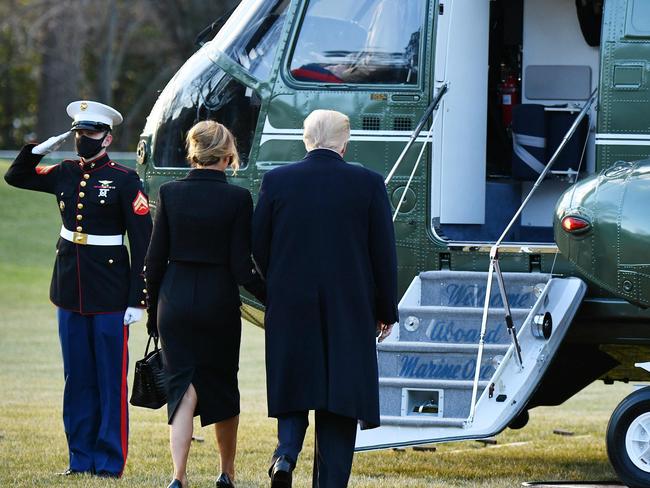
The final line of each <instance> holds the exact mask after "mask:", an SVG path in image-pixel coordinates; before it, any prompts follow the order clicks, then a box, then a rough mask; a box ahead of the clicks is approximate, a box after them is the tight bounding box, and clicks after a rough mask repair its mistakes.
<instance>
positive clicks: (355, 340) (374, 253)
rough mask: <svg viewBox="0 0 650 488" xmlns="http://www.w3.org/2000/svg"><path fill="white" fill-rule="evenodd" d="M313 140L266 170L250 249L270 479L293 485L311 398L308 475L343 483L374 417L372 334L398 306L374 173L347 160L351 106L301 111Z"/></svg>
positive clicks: (386, 214) (336, 486) (391, 240)
mask: <svg viewBox="0 0 650 488" xmlns="http://www.w3.org/2000/svg"><path fill="white" fill-rule="evenodd" d="M304 129H305V130H304V136H303V138H304V141H305V146H306V148H307V150H308V151H309V152H308V154H307V155H306V157H305V158H304V159H303V160H302V161H300V162H297V163H295V164H291V165H288V166H284V167H281V168H277V169H274V170H272V171H270V172H269V173H267V174H266V175H265V176H264V179H263V181H262V186H261V189H260V196H259V202H258V204H257V208H256V210H255V214H254V218H253V254H254V257H255V259H256V262H257V264H258V266H259V267H260V271H261V272H262V273H263V275H264V276H265V278H266V282H267V303H266V317H265V328H266V373H267V389H268V409H269V416H271V417H276V418H277V419H278V446H277V449H276V451H275V453H274V456H273V462H272V465H271V469H270V470H269V474H270V476H271V479H272V481H271V486H272V487H273V488H281V487H286V486H291V472H292V471H293V469H294V468H295V464H296V461H297V460H298V455H299V453H300V451H301V449H302V443H303V439H304V436H305V431H306V429H307V425H308V413H309V411H310V410H315V417H316V453H315V459H316V462H315V463H314V474H313V480H314V481H313V483H314V484H313V486H314V487H319V488H330V487H331V488H341V487H345V486H347V483H348V479H349V476H350V469H351V466H352V457H353V452H354V443H355V439H356V433H357V422H360V424H361V427H362V428H372V427H376V426H378V425H379V393H378V376H377V355H376V341H375V339H376V336H377V334H379V336H380V340H383V338H385V337H387V336H388V335H389V334H390V332H391V328H392V324H394V323H395V322H397V321H398V316H397V264H396V263H397V258H396V252H395V236H394V229H393V224H392V220H391V210H390V204H389V202H388V197H387V194H386V187H385V185H384V181H383V179H382V177H381V176H380V175H379V174H377V173H374V172H372V171H370V170H367V169H365V168H363V167H361V166H356V165H351V164H348V163H346V162H345V160H344V159H343V154H344V153H345V150H346V147H347V143H348V140H349V137H350V123H349V120H348V118H347V117H346V116H345V115H343V114H341V113H339V112H334V111H329V110H316V111H315V112H312V113H311V114H310V115H309V117H307V119H306V120H305V123H304Z"/></svg>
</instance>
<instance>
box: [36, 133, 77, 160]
mask: <svg viewBox="0 0 650 488" xmlns="http://www.w3.org/2000/svg"><path fill="white" fill-rule="evenodd" d="M70 134H72V131H71V130H69V131H68V132H64V133H63V134H59V135H58V136H54V137H50V138H49V139H48V140H47V141H45V142H41V143H40V144H39V145H38V146H34V147H33V148H32V154H40V155H41V156H43V155H45V154H49V153H51V152H52V151H56V150H57V149H58V148H59V147H61V144H63V143H64V142H65V140H66V139H67V138H68V137H70Z"/></svg>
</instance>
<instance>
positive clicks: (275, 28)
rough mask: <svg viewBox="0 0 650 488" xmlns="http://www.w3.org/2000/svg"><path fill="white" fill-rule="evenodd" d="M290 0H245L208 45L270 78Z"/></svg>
mask: <svg viewBox="0 0 650 488" xmlns="http://www.w3.org/2000/svg"><path fill="white" fill-rule="evenodd" d="M289 3H290V1H289V0H275V1H271V2H269V1H268V0H244V1H243V2H242V3H241V5H240V6H239V7H238V8H237V10H236V11H235V12H234V13H233V15H232V17H231V18H230V19H229V20H228V22H227V23H226V25H224V27H223V28H222V29H221V30H220V31H219V33H218V34H217V36H216V37H215V38H214V40H213V41H212V42H211V43H210V44H209V45H208V47H207V49H208V55H209V56H210V57H213V58H214V55H215V54H216V51H220V52H223V53H224V54H226V55H227V56H228V57H230V58H231V59H232V60H233V61H235V62H237V63H239V64H240V65H241V66H242V67H243V68H244V69H246V70H247V71H248V72H249V73H250V74H251V75H253V76H254V77H255V78H257V79H258V80H260V81H266V80H267V78H268V76H269V74H270V72H271V67H272V65H273V60H274V58H275V52H276V47H277V45H278V40H279V38H280V33H281V31H282V26H283V25H284V19H285V16H286V12H287V7H288V6H289Z"/></svg>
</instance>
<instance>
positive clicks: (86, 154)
mask: <svg viewBox="0 0 650 488" xmlns="http://www.w3.org/2000/svg"><path fill="white" fill-rule="evenodd" d="M107 135H108V133H106V134H104V137H102V138H101V139H93V138H92V137H88V136H80V137H78V138H76V139H75V146H76V148H77V154H78V155H79V156H81V157H82V158H84V159H90V158H92V157H93V156H94V155H95V154H97V153H98V152H99V151H101V150H102V143H103V142H104V139H106V136H107Z"/></svg>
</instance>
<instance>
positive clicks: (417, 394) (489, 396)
mask: <svg viewBox="0 0 650 488" xmlns="http://www.w3.org/2000/svg"><path fill="white" fill-rule="evenodd" d="M487 278H488V274H487V273H480V272H465V271H428V272H423V273H420V275H419V276H417V277H416V278H415V279H414V280H413V282H412V283H411V285H410V286H409V288H408V290H407V291H406V293H405V295H404V297H403V298H402V300H401V301H400V304H399V315H400V323H399V327H397V326H396V327H395V328H394V330H393V333H392V334H391V336H390V337H389V338H388V339H386V340H385V341H384V342H383V343H381V344H379V345H378V346H377V350H378V361H379V395H380V409H381V427H380V428H378V429H373V430H366V431H360V432H359V433H358V436H357V449H358V450H364V449H376V448H385V447H395V446H405V445H414V444H424V443H430V442H436V441H442V440H461V439H470V438H483V437H488V436H491V435H494V434H497V433H498V432H500V431H501V430H503V429H504V428H505V427H506V426H507V425H508V424H509V423H510V422H511V421H512V420H513V419H514V418H515V417H516V416H517V415H518V414H519V413H520V412H521V411H522V410H523V409H524V407H525V405H526V403H527V401H528V399H529V398H530V396H531V395H532V393H533V392H534V391H535V389H536V386H537V385H538V383H539V382H540V381H541V379H542V376H543V374H544V372H545V371H546V368H547V367H548V365H549V363H550V361H551V359H552V358H553V355H554V354H555V352H556V351H557V349H558V347H559V345H560V343H561V342H562V339H563V338H564V335H565V333H566V331H567V329H568V326H569V324H570V323H571V320H572V319H573V316H574V315H575V313H576V311H577V309H578V307H579V305H580V303H581V301H582V298H583V296H584V293H585V291H586V285H585V284H584V283H583V282H582V281H581V280H580V279H578V278H551V276H550V275H547V274H540V273H503V278H504V283H505V289H506V293H507V297H508V304H509V309H510V313H511V317H512V320H513V323H514V325H515V327H516V331H517V332H516V333H517V337H518V339H519V343H520V349H521V355H522V365H520V364H519V362H518V361H517V355H516V354H514V346H513V340H512V337H511V335H510V334H509V331H508V328H507V326H506V319H505V310H506V308H505V307H504V304H503V301H502V299H501V295H500V293H499V287H498V285H497V279H496V276H494V278H493V284H492V289H491V293H490V299H489V304H490V307H489V310H488V314H487V322H486V329H485V334H484V337H483V341H484V345H483V348H482V360H481V363H480V368H479V378H478V383H477V384H476V389H477V392H476V397H475V398H476V399H477V401H476V407H475V413H474V415H473V416H472V415H471V413H472V412H471V405H472V397H473V389H474V386H475V385H474V383H475V373H476V363H477V357H478V354H479V342H480V338H481V323H482V318H483V306H484V302H485V295H486V289H487ZM471 417H473V418H471Z"/></svg>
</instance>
